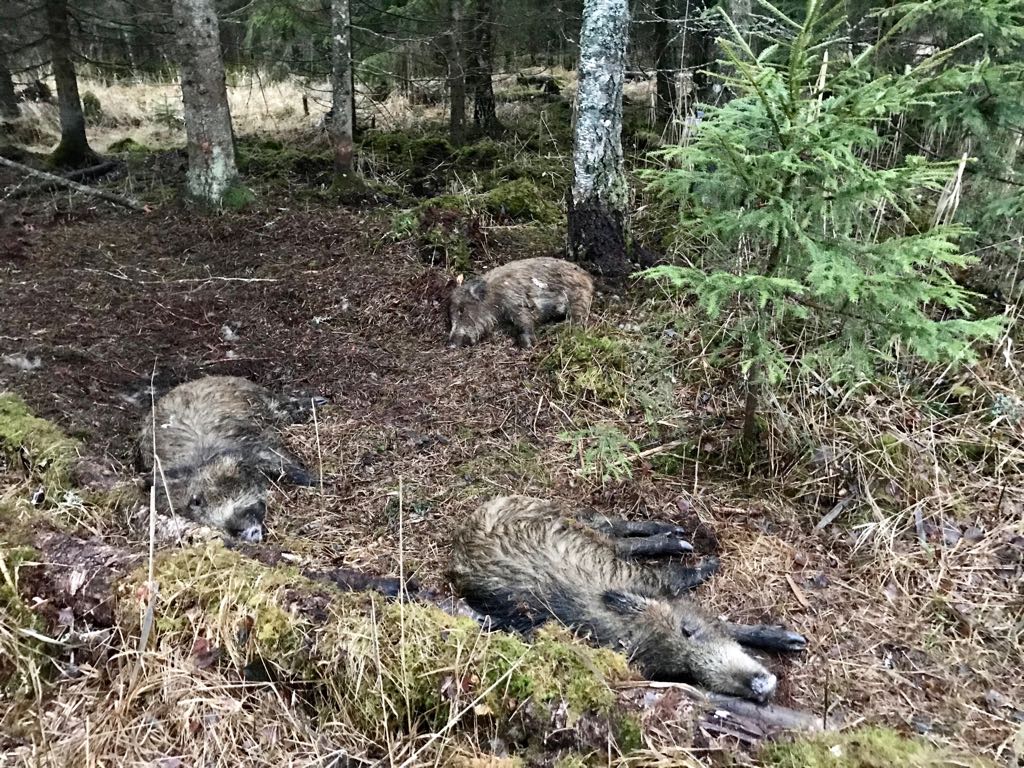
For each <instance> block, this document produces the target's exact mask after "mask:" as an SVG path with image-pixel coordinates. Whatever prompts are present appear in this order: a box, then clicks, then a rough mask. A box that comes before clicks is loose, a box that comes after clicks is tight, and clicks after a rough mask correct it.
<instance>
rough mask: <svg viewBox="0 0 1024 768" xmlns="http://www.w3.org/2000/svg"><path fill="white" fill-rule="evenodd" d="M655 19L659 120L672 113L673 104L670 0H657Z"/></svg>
mask: <svg viewBox="0 0 1024 768" xmlns="http://www.w3.org/2000/svg"><path fill="white" fill-rule="evenodd" d="M654 14H655V16H657V20H656V21H655V23H654V66H655V69H656V70H657V71H656V73H655V83H656V85H657V89H656V90H657V99H658V100H657V110H656V112H657V115H658V119H659V120H666V119H668V118H669V117H670V116H671V115H672V109H673V107H674V106H675V101H676V94H675V90H676V89H675V66H674V64H675V60H674V56H673V50H672V48H673V46H672V25H671V23H670V21H669V20H670V19H672V18H674V17H675V3H674V2H672V0H658V2H657V5H656V6H655V10H654Z"/></svg>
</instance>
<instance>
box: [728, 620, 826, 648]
mask: <svg viewBox="0 0 1024 768" xmlns="http://www.w3.org/2000/svg"><path fill="white" fill-rule="evenodd" d="M723 624H724V625H725V629H726V631H727V632H728V633H729V634H730V635H732V637H733V639H734V640H736V642H738V643H740V644H741V645H749V646H750V647H751V648H762V649H764V650H766V651H788V652H790V653H796V652H797V651H802V650H804V649H806V648H807V638H806V637H804V636H803V635H801V634H799V633H798V632H793V631H792V630H789V629H786V628H785V627H780V626H773V625H771V624H730V623H729V622H723Z"/></svg>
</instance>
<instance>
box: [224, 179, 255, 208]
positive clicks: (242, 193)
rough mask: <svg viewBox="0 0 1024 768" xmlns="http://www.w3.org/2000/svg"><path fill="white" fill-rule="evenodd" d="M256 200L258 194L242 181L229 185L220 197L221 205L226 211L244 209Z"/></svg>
mask: <svg viewBox="0 0 1024 768" xmlns="http://www.w3.org/2000/svg"><path fill="white" fill-rule="evenodd" d="M254 202H256V195H255V194H254V193H253V191H252V190H251V189H249V188H248V187H247V186H245V185H244V184H242V183H241V182H235V183H234V184H232V185H231V186H230V187H228V188H227V190H226V191H225V192H224V194H223V195H222V196H221V198H220V206H221V208H223V209H224V210H226V211H242V210H245V209H246V208H248V207H249V206H250V205H252V204H253V203H254Z"/></svg>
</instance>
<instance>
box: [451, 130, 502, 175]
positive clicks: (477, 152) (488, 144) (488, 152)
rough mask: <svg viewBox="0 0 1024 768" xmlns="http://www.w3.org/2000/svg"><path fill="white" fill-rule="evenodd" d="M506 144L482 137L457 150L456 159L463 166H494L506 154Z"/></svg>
mask: <svg viewBox="0 0 1024 768" xmlns="http://www.w3.org/2000/svg"><path fill="white" fill-rule="evenodd" d="M505 151H506V150H505V145H504V144H502V143H501V142H498V141H495V140H494V139H492V138H488V137H485V138H482V139H479V140H477V141H474V142H473V143H472V144H466V145H465V146H462V147H459V148H458V149H457V150H456V151H455V155H454V160H455V163H456V165H458V166H459V167H461V168H472V169H478V170H479V169H487V168H493V167H494V166H495V165H497V164H498V162H499V161H500V160H501V159H502V158H503V157H504V156H505Z"/></svg>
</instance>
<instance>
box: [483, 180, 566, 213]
mask: <svg viewBox="0 0 1024 768" xmlns="http://www.w3.org/2000/svg"><path fill="white" fill-rule="evenodd" d="M481 200H482V202H483V205H484V207H485V208H486V209H487V211H488V212H489V213H490V214H492V215H493V216H497V217H499V218H502V219H508V220H511V221H537V222H540V223H542V224H552V223H554V222H556V221H558V219H559V216H560V215H561V211H560V210H559V208H558V206H557V205H555V203H553V202H551V200H549V199H547V198H546V197H545V195H544V193H543V192H541V190H540V188H538V187H537V185H536V184H534V183H533V182H532V181H530V180H529V179H516V180H514V181H506V182H502V183H501V184H498V185H497V186H496V187H494V189H492V190H490V191H489V192H485V193H484V194H483V195H482V196H481Z"/></svg>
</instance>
